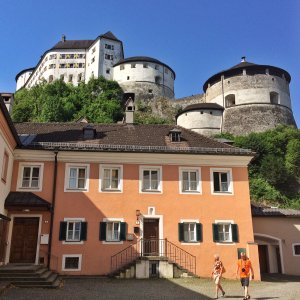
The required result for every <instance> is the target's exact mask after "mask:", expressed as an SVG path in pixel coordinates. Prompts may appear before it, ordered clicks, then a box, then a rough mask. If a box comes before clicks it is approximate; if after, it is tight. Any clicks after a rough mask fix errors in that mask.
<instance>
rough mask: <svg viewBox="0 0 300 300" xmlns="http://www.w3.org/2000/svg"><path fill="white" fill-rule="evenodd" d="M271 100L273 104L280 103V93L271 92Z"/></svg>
mask: <svg viewBox="0 0 300 300" xmlns="http://www.w3.org/2000/svg"><path fill="white" fill-rule="evenodd" d="M270 102H271V103H272V104H278V103H279V95H278V93H276V92H270Z"/></svg>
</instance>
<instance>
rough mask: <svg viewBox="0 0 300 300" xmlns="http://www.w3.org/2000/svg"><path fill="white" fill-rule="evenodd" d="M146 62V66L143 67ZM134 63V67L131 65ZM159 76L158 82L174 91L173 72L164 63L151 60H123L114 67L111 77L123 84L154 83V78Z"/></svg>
mask: <svg viewBox="0 0 300 300" xmlns="http://www.w3.org/2000/svg"><path fill="white" fill-rule="evenodd" d="M144 64H147V66H148V67H147V68H144ZM133 65H135V67H132V66H133ZM156 77H160V84H161V85H164V86H166V87H167V88H169V89H170V90H171V91H172V92H173V93H174V75H173V72H172V71H171V70H170V69H169V68H167V67H165V66H164V65H161V64H157V63H152V62H147V61H145V62H143V61H138V62H124V63H123V64H121V65H118V66H115V67H114V76H113V79H114V80H116V81H117V82H119V83H120V84H122V86H125V85H126V84H127V83H129V84H131V83H132V82H148V83H154V84H155V83H156V81H155V78H156Z"/></svg>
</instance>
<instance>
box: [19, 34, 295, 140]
mask: <svg viewBox="0 0 300 300" xmlns="http://www.w3.org/2000/svg"><path fill="white" fill-rule="evenodd" d="M99 76H104V77H105V78H106V79H110V80H115V81H117V82H118V83H119V84H120V86H121V87H122V89H123V91H124V96H125V98H129V97H131V98H132V99H135V100H150V101H153V102H155V99H157V98H159V97H166V98H169V99H170V103H171V104H172V105H177V104H179V105H180V106H181V107H182V108H183V110H182V111H181V112H180V113H179V114H178V115H177V116H176V120H177V124H178V125H180V126H182V127H185V128H189V129H192V130H194V131H196V132H199V133H202V134H205V135H213V134H216V133H220V132H230V133H233V134H245V133H250V132H260V131H265V130H267V129H272V128H274V127H276V126H277V125H279V124H286V125H292V126H296V123H295V120H294V117H293V112H292V108H291V99H290V92H289V83H290V81H291V76H290V74H289V73H288V72H287V71H285V70H283V69H281V68H278V67H274V66H269V65H258V64H253V63H249V62H247V61H246V59H245V57H243V58H242V62H241V63H239V64H238V65H235V66H233V67H232V68H230V69H228V70H225V71H222V72H219V73H217V74H215V75H213V76H211V77H210V78H209V79H208V80H207V81H206V82H205V83H204V85H203V91H204V94H199V95H196V96H191V97H185V98H181V99H174V97H175V95H174V81H175V77H176V74H175V72H174V71H173V70H172V68H170V67H169V66H168V65H167V64H165V63H163V62H161V61H159V60H157V59H154V58H151V57H146V56H135V57H129V58H124V50H123V43H122V41H121V40H119V39H118V38H116V36H115V35H114V34H113V33H112V32H110V31H109V32H107V33H105V34H102V35H100V36H99V37H97V38H96V39H95V40H67V39H66V37H65V36H62V40H61V41H60V42H58V43H57V44H56V45H54V46H53V47H52V48H51V49H49V50H47V51H46V52H45V53H44V54H43V55H42V56H41V59H40V60H39V62H38V64H37V66H36V67H34V68H30V69H25V70H23V71H21V72H19V73H18V75H17V76H16V83H17V86H16V89H17V90H19V89H20V88H22V87H26V88H31V87H32V86H34V85H36V84H38V83H40V82H42V81H44V80H46V81H47V82H52V81H53V80H56V79H61V80H64V81H65V82H68V83H72V84H74V85H78V84H79V83H80V82H88V81H89V79H90V78H92V77H99Z"/></svg>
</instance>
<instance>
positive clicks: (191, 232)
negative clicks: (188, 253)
mask: <svg viewBox="0 0 300 300" xmlns="http://www.w3.org/2000/svg"><path fill="white" fill-rule="evenodd" d="M178 230H179V241H181V242H183V243H196V242H200V241H201V240H202V224H200V223H199V221H198V220H197V221H196V220H183V221H181V223H179V224H178Z"/></svg>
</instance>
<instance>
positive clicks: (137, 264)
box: [109, 256, 199, 279]
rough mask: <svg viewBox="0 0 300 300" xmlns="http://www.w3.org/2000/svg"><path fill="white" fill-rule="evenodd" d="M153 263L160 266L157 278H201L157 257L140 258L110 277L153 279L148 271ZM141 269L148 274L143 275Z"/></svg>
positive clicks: (163, 258)
mask: <svg viewBox="0 0 300 300" xmlns="http://www.w3.org/2000/svg"><path fill="white" fill-rule="evenodd" d="M151 262H156V263H157V265H158V270H157V271H158V274H157V276H154V277H157V278H187V277H194V278H195V277H199V276H198V275H196V274H194V273H193V272H191V271H189V270H187V269H185V268H183V267H182V266H180V265H179V264H177V263H176V262H174V261H171V260H169V259H168V258H167V257H156V256H152V257H151V256H148V257H140V258H138V259H136V260H135V261H132V262H131V263H129V264H127V265H125V266H123V267H121V268H119V269H117V270H115V271H114V272H112V273H110V274H109V277H114V278H118V279H130V278H151V275H150V274H149V273H148V274H147V270H148V269H149V264H151ZM141 269H146V273H144V274H141ZM148 275H149V277H148Z"/></svg>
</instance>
